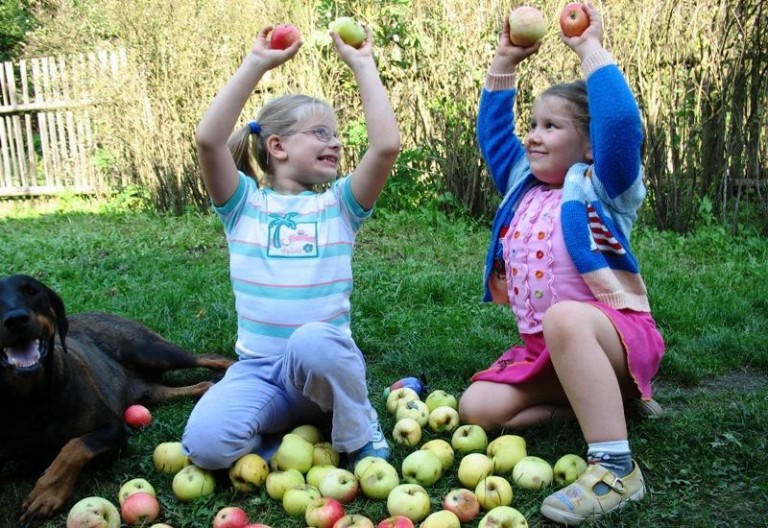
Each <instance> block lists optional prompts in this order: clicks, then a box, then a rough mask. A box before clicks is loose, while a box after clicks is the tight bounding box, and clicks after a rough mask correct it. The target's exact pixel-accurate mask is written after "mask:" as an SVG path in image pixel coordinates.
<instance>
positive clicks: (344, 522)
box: [246, 513, 376, 528]
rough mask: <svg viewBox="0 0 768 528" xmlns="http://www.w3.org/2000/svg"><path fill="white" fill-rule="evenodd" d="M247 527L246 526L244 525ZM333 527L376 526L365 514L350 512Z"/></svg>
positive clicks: (367, 527)
mask: <svg viewBox="0 0 768 528" xmlns="http://www.w3.org/2000/svg"><path fill="white" fill-rule="evenodd" d="M246 528H247V527H246ZM333 528H376V527H375V526H374V525H373V521H372V520H370V519H369V518H368V517H366V516H365V515H358V514H354V513H350V514H347V515H345V516H344V517H342V518H341V519H339V520H338V521H336V523H335V524H334V525H333Z"/></svg>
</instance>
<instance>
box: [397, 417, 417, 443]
mask: <svg viewBox="0 0 768 528" xmlns="http://www.w3.org/2000/svg"><path fill="white" fill-rule="evenodd" d="M421 434H422V430H421V426H420V425H419V422H417V421H416V420H414V419H413V418H403V419H402V420H398V421H397V422H395V426H394V427H393V428H392V439H393V440H394V441H395V442H397V443H398V444H400V445H404V446H409V447H413V446H415V445H416V444H418V443H419V442H421Z"/></svg>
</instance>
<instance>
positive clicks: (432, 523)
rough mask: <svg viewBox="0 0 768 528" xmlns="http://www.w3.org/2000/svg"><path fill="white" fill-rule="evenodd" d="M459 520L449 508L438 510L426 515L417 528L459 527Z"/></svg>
mask: <svg viewBox="0 0 768 528" xmlns="http://www.w3.org/2000/svg"><path fill="white" fill-rule="evenodd" d="M460 527H461V521H459V518H458V517H456V514H455V513H453V512H452V511H450V510H440V511H436V512H434V513H430V514H429V515H427V518H426V519H424V521H422V523H421V524H420V525H419V528H460Z"/></svg>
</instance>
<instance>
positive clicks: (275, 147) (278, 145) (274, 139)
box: [265, 134, 288, 160]
mask: <svg viewBox="0 0 768 528" xmlns="http://www.w3.org/2000/svg"><path fill="white" fill-rule="evenodd" d="M265 146H266V147H267V152H268V153H269V157H270V158H271V159H275V160H284V159H286V158H287V157H288V153H287V152H286V151H285V146H284V145H283V140H282V139H281V138H280V136H278V135H276V134H273V135H271V136H269V137H268V138H267V141H266V145H265Z"/></svg>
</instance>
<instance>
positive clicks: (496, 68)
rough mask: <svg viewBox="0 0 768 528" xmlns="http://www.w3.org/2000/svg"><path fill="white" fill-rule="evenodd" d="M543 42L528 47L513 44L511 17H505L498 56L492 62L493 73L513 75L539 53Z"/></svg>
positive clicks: (497, 50) (497, 48)
mask: <svg viewBox="0 0 768 528" xmlns="http://www.w3.org/2000/svg"><path fill="white" fill-rule="evenodd" d="M540 47H541V41H538V42H536V43H535V44H531V45H530V46H527V47H522V46H516V45H515V44H512V40H511V39H510V38H509V15H507V16H505V17H504V27H503V28H502V30H501V35H499V45H498V46H497V47H496V55H495V56H494V57H493V61H492V62H491V68H490V72H491V73H498V74H504V73H513V72H514V71H515V69H516V68H517V65H518V64H520V63H521V62H523V61H524V60H525V59H527V58H528V57H530V56H531V55H533V54H534V53H536V52H537V51H539V48H540Z"/></svg>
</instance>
